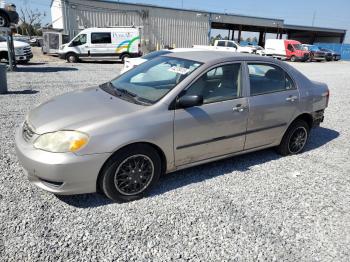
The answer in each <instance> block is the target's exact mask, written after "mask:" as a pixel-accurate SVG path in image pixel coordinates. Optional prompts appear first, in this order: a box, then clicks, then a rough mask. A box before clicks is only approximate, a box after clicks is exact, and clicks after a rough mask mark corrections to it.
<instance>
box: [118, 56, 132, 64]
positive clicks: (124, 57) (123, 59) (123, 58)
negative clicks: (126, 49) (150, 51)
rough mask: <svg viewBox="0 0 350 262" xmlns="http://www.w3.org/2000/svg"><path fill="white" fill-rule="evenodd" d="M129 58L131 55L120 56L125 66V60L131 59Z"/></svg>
mask: <svg viewBox="0 0 350 262" xmlns="http://www.w3.org/2000/svg"><path fill="white" fill-rule="evenodd" d="M129 57H130V55H129V54H122V55H121V56H120V60H122V63H123V64H124V63H125V59H126V58H129Z"/></svg>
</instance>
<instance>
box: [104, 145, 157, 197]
mask: <svg viewBox="0 0 350 262" xmlns="http://www.w3.org/2000/svg"><path fill="white" fill-rule="evenodd" d="M161 172H162V163H161V158H160V156H159V154H158V152H157V151H156V150H155V149H154V148H153V147H152V146H149V145H146V144H135V145H131V146H128V147H126V148H123V149H121V150H119V151H118V152H117V153H116V154H114V155H113V156H112V157H111V158H110V159H109V160H108V161H107V162H106V164H105V166H104V167H103V169H102V172H101V175H100V178H99V181H98V183H99V188H100V189H101V190H102V191H103V193H104V194H105V195H106V196H107V197H108V198H110V199H111V200H113V201H115V202H119V203H122V202H127V201H134V200H137V199H140V198H142V197H144V196H145V195H146V193H147V192H149V190H150V189H151V188H152V187H153V186H154V185H155V184H156V183H157V181H158V179H159V177H160V175H161Z"/></svg>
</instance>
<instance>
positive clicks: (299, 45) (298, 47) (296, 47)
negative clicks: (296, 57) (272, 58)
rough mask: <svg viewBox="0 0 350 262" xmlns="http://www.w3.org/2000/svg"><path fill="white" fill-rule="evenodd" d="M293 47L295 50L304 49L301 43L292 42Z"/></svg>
mask: <svg viewBox="0 0 350 262" xmlns="http://www.w3.org/2000/svg"><path fill="white" fill-rule="evenodd" d="M293 47H294V49H295V50H302V51H304V50H305V48H304V47H303V46H302V45H301V44H294V45H293Z"/></svg>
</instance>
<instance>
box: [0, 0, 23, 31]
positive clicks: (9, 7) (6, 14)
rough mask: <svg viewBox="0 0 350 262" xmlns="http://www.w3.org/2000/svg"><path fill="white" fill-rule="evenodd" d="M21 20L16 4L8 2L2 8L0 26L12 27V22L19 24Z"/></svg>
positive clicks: (0, 9) (0, 10)
mask: <svg viewBox="0 0 350 262" xmlns="http://www.w3.org/2000/svg"><path fill="white" fill-rule="evenodd" d="M18 21H19V16H18V13H17V12H16V5H14V4H6V5H5V7H4V8H0V27H10V25H11V24H17V23H18Z"/></svg>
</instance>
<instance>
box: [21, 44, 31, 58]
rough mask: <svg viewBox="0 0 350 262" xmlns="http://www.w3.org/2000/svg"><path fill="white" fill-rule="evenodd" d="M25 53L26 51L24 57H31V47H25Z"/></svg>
mask: <svg viewBox="0 0 350 262" xmlns="http://www.w3.org/2000/svg"><path fill="white" fill-rule="evenodd" d="M23 51H24V55H26V56H30V55H31V54H32V49H31V48H30V46H27V47H24V48H23Z"/></svg>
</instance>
